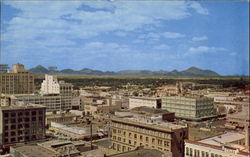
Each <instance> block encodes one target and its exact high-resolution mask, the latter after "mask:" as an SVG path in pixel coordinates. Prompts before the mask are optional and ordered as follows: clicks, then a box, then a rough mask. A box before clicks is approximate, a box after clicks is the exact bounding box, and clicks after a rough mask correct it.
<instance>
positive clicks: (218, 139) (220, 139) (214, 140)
mask: <svg viewBox="0 0 250 157" xmlns="http://www.w3.org/2000/svg"><path fill="white" fill-rule="evenodd" d="M242 139H245V135H244V134H241V133H235V132H228V133H225V134H222V135H218V136H214V137H210V138H207V139H203V140H200V141H199V142H202V143H207V144H211V145H216V146H222V145H223V144H227V143H231V142H233V141H237V140H242Z"/></svg>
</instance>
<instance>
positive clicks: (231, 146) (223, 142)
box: [185, 133, 250, 157]
mask: <svg viewBox="0 0 250 157" xmlns="http://www.w3.org/2000/svg"><path fill="white" fill-rule="evenodd" d="M247 149H248V148H247V147H246V146H245V135H244V134H240V133H225V134H222V135H219V136H215V137H211V138H207V139H203V140H200V141H192V140H186V141H185V157H248V156H249V155H250V153H249V152H248V150H247Z"/></svg>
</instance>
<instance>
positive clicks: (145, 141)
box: [111, 118, 188, 157]
mask: <svg viewBox="0 0 250 157" xmlns="http://www.w3.org/2000/svg"><path fill="white" fill-rule="evenodd" d="M137 120H138V119H137ZM111 121H112V148H113V149H114V150H116V151H117V152H126V151H130V150H134V149H136V148H137V147H140V146H143V147H145V148H150V149H157V150H159V151H161V152H163V153H164V154H165V156H166V157H181V156H184V140H185V139H187V138H188V129H187V127H185V126H179V125H174V124H171V123H165V125H162V126H160V125H152V124H148V123H143V122H138V121H135V120H128V119H121V118H119V119H118V118H112V120H111Z"/></svg>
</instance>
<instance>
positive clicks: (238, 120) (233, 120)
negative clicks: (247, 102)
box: [227, 107, 250, 128]
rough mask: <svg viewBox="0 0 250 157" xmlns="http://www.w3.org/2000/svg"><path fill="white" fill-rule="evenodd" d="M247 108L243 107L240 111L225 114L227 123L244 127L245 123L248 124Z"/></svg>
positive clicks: (249, 118)
mask: <svg viewBox="0 0 250 157" xmlns="http://www.w3.org/2000/svg"><path fill="white" fill-rule="evenodd" d="M249 114H250V113H249V108H248V107H243V108H242V111H241V112H236V113H233V114H227V124H229V125H232V126H235V127H239V128H244V127H245V125H247V124H248V125H249V124H250V117H249V116H250V115H249Z"/></svg>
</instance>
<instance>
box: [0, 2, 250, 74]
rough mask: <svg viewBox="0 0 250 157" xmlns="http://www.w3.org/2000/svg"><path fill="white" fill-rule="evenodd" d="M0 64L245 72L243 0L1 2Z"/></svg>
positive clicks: (246, 21)
mask: <svg viewBox="0 0 250 157" xmlns="http://www.w3.org/2000/svg"><path fill="white" fill-rule="evenodd" d="M1 53H2V57H1V63H6V64H9V65H10V66H11V65H13V64H16V63H17V62H19V63H22V64H24V65H25V67H26V68H27V69H29V68H32V67H35V66H37V65H43V66H45V67H48V66H57V67H58V69H65V68H71V69H75V70H80V69H83V68H91V69H96V70H103V71H119V70H128V69H129V70H145V69H147V70H167V71H171V70H174V69H177V70H185V69H187V68H189V67H193V66H195V67H198V68H201V69H210V70H213V71H215V72H218V73H219V74H221V75H249V3H248V2H247V1H245V2H244V1H241V2H240V1H221V2H214V1H126V0H124V1H121V0H120V1H119V0H113V1H83V0H82V1H38V0H33V1H25V0H22V1H20V0H19V1H18V0H16V1H15V0H3V1H1Z"/></svg>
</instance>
